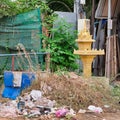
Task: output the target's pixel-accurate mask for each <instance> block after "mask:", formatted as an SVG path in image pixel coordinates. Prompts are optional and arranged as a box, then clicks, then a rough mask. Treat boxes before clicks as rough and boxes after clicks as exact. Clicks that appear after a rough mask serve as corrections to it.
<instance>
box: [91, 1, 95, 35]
mask: <svg viewBox="0 0 120 120" xmlns="http://www.w3.org/2000/svg"><path fill="white" fill-rule="evenodd" d="M94 22H95V0H92V12H91V25H90V33H91V34H92V35H94Z"/></svg>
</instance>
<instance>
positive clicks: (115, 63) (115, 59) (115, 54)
mask: <svg viewBox="0 0 120 120" xmlns="http://www.w3.org/2000/svg"><path fill="white" fill-rule="evenodd" d="M116 47H117V45H116V35H114V65H115V73H114V76H115V75H116V74H117V58H116V57H117V53H116V52H117V50H116Z"/></svg>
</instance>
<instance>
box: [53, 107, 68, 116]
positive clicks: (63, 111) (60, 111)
mask: <svg viewBox="0 0 120 120" xmlns="http://www.w3.org/2000/svg"><path fill="white" fill-rule="evenodd" d="M67 112H68V109H65V108H62V109H59V110H57V111H56V112H55V115H56V117H58V118H62V117H65V115H66V113H67Z"/></svg>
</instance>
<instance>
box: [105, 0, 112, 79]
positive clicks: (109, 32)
mask: <svg viewBox="0 0 120 120" xmlns="http://www.w3.org/2000/svg"><path fill="white" fill-rule="evenodd" d="M110 20H111V0H108V25H107V29H108V30H107V36H108V39H107V40H109V41H108V48H107V49H108V54H106V56H108V67H107V71H106V72H107V74H108V76H107V77H108V78H109V79H110V49H111V48H110V42H111V41H110V39H111V38H110V36H111V29H110V27H109V24H110Z"/></svg>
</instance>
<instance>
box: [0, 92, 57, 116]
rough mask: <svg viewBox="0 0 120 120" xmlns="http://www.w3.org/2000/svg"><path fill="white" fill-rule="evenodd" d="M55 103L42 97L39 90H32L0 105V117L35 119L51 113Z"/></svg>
mask: <svg viewBox="0 0 120 120" xmlns="http://www.w3.org/2000/svg"><path fill="white" fill-rule="evenodd" d="M55 103H56V102H55V101H54V100H53V101H51V100H49V99H47V98H45V97H43V96H42V92H41V91H39V90H32V91H31V92H30V93H25V94H24V96H23V97H21V96H20V97H18V99H16V100H10V101H8V102H6V103H3V104H0V117H18V116H20V115H24V116H27V117H33V116H34V117H35V116H39V115H44V114H49V113H51V112H52V111H53V107H54V106H55Z"/></svg>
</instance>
